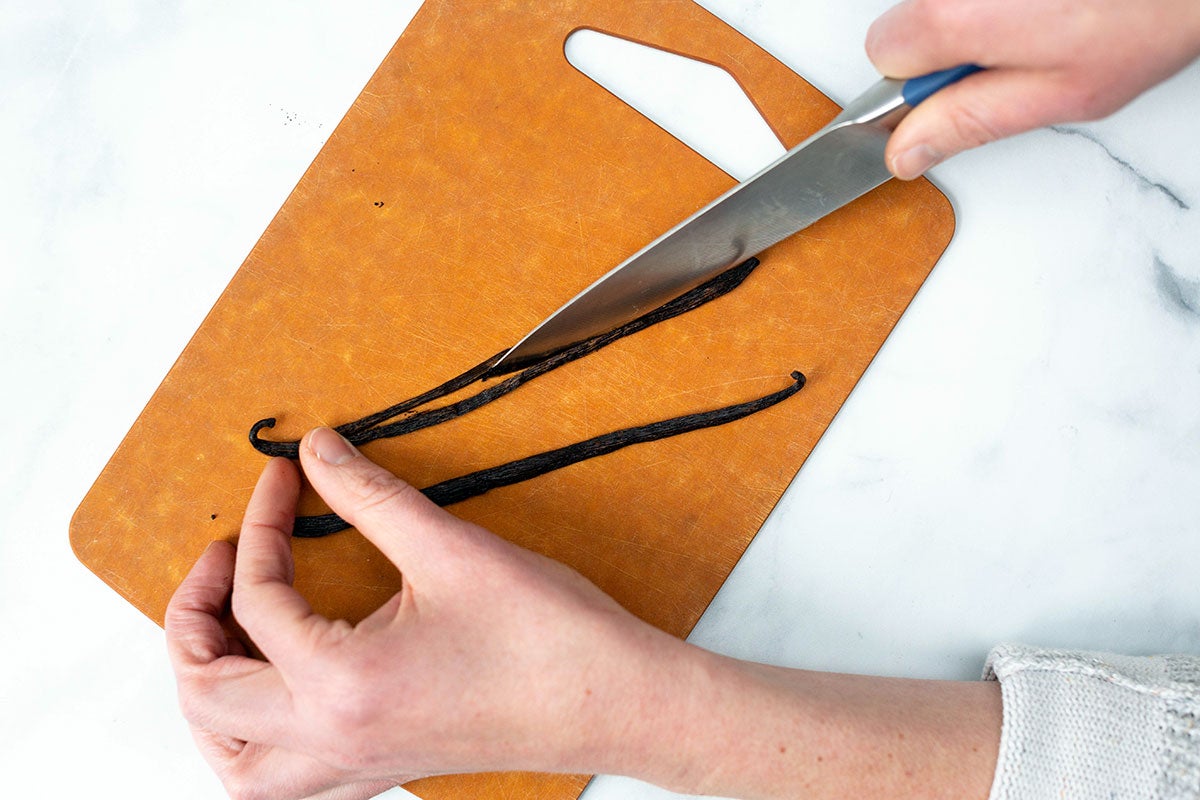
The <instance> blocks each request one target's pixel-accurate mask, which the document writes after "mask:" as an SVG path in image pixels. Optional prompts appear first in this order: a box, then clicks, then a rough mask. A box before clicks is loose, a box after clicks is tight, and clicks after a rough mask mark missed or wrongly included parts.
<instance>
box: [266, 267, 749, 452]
mask: <svg viewBox="0 0 1200 800" xmlns="http://www.w3.org/2000/svg"><path fill="white" fill-rule="evenodd" d="M758 265H759V260H758V259H757V258H750V259H747V260H746V261H743V262H742V263H741V264H738V265H737V266H736V267H732V268H730V269H727V270H726V271H725V272H722V273H721V274H720V275H717V276H716V277H715V278H712V279H710V280H708V281H706V282H705V283H702V284H700V285H699V286H697V287H696V288H695V289H692V290H691V291H689V292H687V293H685V294H682V295H680V296H679V297H677V298H675V299H674V300H671V301H670V302H667V303H664V304H663V305H661V306H659V307H658V308H656V309H654V310H653V311H651V312H649V313H647V314H644V315H643V316H641V317H638V318H637V319H635V320H633V321H632V322H627V323H625V324H624V325H622V326H620V327H619V328H616V329H615V330H612V331H609V332H607V333H602V334H600V335H598V336H593V337H592V338H590V339H585V340H584V341H582V342H579V343H578V344H575V345H572V346H571V347H569V348H567V349H566V350H563V351H561V352H559V353H557V354H555V355H552V356H550V357H548V358H546V359H544V360H543V361H539V362H538V363H536V364H534V365H533V366H531V367H528V368H527V369H524V370H521V371H520V372H517V373H516V374H514V375H512V376H511V377H508V378H506V379H504V380H502V381H501V382H500V383H497V384H495V385H493V386H489V387H488V388H486V389H483V390H482V391H480V392H479V393H478V394H476V395H473V396H471V397H468V398H466V399H464V400H460V401H458V402H456V403H451V404H450V405H447V406H442V407H439V408H433V409H427V410H424V411H416V409H418V408H420V407H421V406H424V405H426V404H428V403H431V402H433V401H434V400H438V399H440V398H442V397H445V396H447V395H450V394H453V393H454V392H457V391H459V390H460V389H465V388H466V387H467V386H470V385H471V384H472V383H475V382H476V381H480V380H485V379H487V378H490V377H495V376H493V375H491V374H489V373H490V370H491V368H492V365H493V364H495V363H496V362H497V361H499V360H500V358H501V357H502V356H503V355H504V354H505V353H507V352H508V350H507V349H505V350H502V351H500V352H499V353H497V354H496V355H494V356H492V357H490V358H488V359H486V360H485V361H482V362H480V363H479V364H476V365H475V366H473V367H471V368H470V369H469V370H467V371H466V372H463V373H461V374H459V375H456V376H455V377H453V378H451V379H450V380H448V381H446V382H445V383H443V384H441V385H440V386H436V387H434V388H433V389H430V390H428V391H426V392H422V393H421V394H419V395H416V396H415V397H411V398H409V399H407V400H402V401H401V402H399V403H396V404H395V405H392V406H389V407H387V408H385V409H383V410H381V411H377V412H375V413H373V414H369V415H367V416H365V417H363V418H361V419H357V420H354V421H353V422H346V423H343V424H341V425H338V426H336V427H335V428H334V430H336V431H337V432H338V433H340V434H341V435H342V436H344V437H346V439H347V440H349V441H350V442H351V443H352V444H355V445H362V444H366V443H367V442H373V441H375V440H376V439H387V438H391V437H393V436H403V435H404V434H406V433H412V432H414V431H419V430H421V429H423V428H428V427H431V426H433V425H440V424H441V423H443V422H446V421H448V420H451V419H455V418H457V417H461V416H462V415H464V414H467V413H470V412H471V411H474V410H475V409H477V408H480V407H482V406H484V405H487V404H488V403H490V402H492V401H493V400H496V399H499V398H501V397H503V396H504V395H506V394H508V393H510V392H512V391H513V390H515V389H517V388H519V387H520V386H522V385H523V384H525V383H528V382H529V381H531V380H533V379H534V378H537V377H539V376H541V375H545V374H546V373H547V372H550V371H551V370H554V369H557V368H558V367H561V366H562V365H563V364H568V363H570V362H572V361H576V360H578V359H580V358H583V357H584V356H586V355H590V354H591V353H594V352H596V351H597V350H599V349H601V348H603V347H607V346H608V345H610V344H612V343H613V342H615V341H617V340H618V339H622V338H624V337H626V336H629V335H631V334H634V333H637V332H638V331H642V330H645V329H646V328H649V327H650V326H651V325H656V324H657V323H659V322H664V321H665V320H668V319H671V318H672V317H677V316H679V315H680V314H684V313H687V312H688V311H691V310H693V309H695V308H699V307H700V306H702V305H704V304H705V303H709V302H711V301H713V300H716V299H717V298H718V297H721V296H722V295H725V294H728V293H729V292H731V291H733V290H734V289H736V288H737V287H738V286H740V285H741V283H742V281H744V280H745V279H746V277H747V276H749V275H750V273H751V272H753V271H754V269H755V267H757V266H758ZM401 414H409V416H407V417H405V418H403V419H400V420H397V421H395V422H389V420H392V419H395V418H396V417H398V416H400V415H401ZM275 422H276V420H275V418H274V417H269V418H267V419H261V420H259V421H258V422H256V423H254V425H253V426H252V427H251V428H250V444H251V445H253V446H254V449H255V450H257V451H258V452H260V453H262V454H263V455H266V456H283V457H285V458H298V457H299V452H300V451H299V447H300V442H299V441H298V440H293V441H272V440H270V439H263V438H261V437H260V436H259V434H260V433H261V432H262V431H263V429H265V428H273V427H275Z"/></svg>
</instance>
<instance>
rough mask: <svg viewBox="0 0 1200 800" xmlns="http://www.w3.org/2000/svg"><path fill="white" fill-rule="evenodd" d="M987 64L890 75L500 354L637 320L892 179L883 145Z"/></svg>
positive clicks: (500, 368)
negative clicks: (922, 107)
mask: <svg viewBox="0 0 1200 800" xmlns="http://www.w3.org/2000/svg"><path fill="white" fill-rule="evenodd" d="M980 69H981V68H980V67H978V66H976V65H973V64H965V65H962V66H959V67H954V68H952V69H948V70H941V71H938V72H933V73H930V74H928V75H923V76H921V77H918V78H910V79H908V80H906V81H905V80H896V79H892V78H884V79H882V80H880V81H879V82H878V83H876V84H875V85H874V86H872V87H871V88H870V89H868V90H867V91H866V92H864V93H863V94H862V95H860V96H859V97H858V98H857V99H855V100H854V101H853V102H851V103H850V104H849V105H848V106H846V108H845V109H844V110H843V111H842V113H841V114H839V115H838V116H837V117H835V118H834V119H833V121H832V122H830V123H829V124H828V125H826V126H825V127H823V128H821V129H820V130H819V131H817V132H816V133H814V134H813V135H812V136H810V137H809V138H808V139H805V140H804V141H803V142H801V143H800V144H798V145H796V146H795V147H794V148H792V149H791V150H789V151H788V152H787V153H786V154H784V155H783V156H782V157H780V158H779V159H778V160H777V161H775V162H774V163H773V164H771V165H770V166H768V167H766V168H764V169H763V170H761V171H760V172H758V173H757V174H756V175H754V176H752V177H750V178H748V179H747V180H745V181H743V182H742V183H739V184H738V185H737V186H735V187H733V188H732V189H730V190H729V191H728V192H726V193H725V194H723V195H721V196H720V197H718V198H717V199H716V200H714V201H712V202H711V203H709V204H708V205H707V206H705V207H704V208H702V209H700V210H699V211H697V212H696V213H695V214H693V215H692V216H690V217H688V218H687V219H685V220H684V221H682V222H680V223H679V224H678V225H676V226H675V227H673V228H671V229H670V230H668V231H667V232H666V233H664V234H662V235H661V236H659V237H658V238H657V239H655V240H654V241H652V242H650V243H649V244H648V245H646V246H645V247H643V248H642V249H641V250H639V251H638V252H636V253H634V254H633V255H632V256H630V257H629V258H628V259H626V260H625V261H624V262H622V263H621V264H619V265H618V266H617V267H615V268H614V269H612V270H611V271H609V272H608V273H606V274H605V275H603V276H602V277H600V278H599V279H598V280H596V281H595V282H594V283H593V284H591V285H590V286H588V287H587V288H586V289H584V290H583V291H582V292H580V293H579V294H578V295H576V296H575V297H574V298H572V299H571V300H570V301H568V302H567V303H566V304H565V305H564V306H562V307H561V308H559V309H558V310H557V311H555V312H554V313H553V314H551V315H550V316H549V317H548V318H547V319H546V320H545V321H543V322H542V323H541V324H539V325H538V326H537V327H535V328H534V329H533V330H532V331H530V332H529V333H528V334H527V335H526V336H525V337H524V338H522V339H521V340H520V341H519V342H517V344H516V345H515V346H514V347H512V348H511V349H510V350H509V351H508V352H507V353H505V354H504V355H503V356H501V357H500V358H499V360H497V361H496V362H494V363H493V364H492V366H491V368H490V369H489V370H488V374H491V375H499V374H504V373H507V372H514V371H516V370H520V369H524V368H526V367H528V366H531V365H532V364H535V363H537V362H538V361H541V360H543V359H545V358H548V357H549V356H551V355H554V354H555V353H557V352H559V351H561V350H563V349H565V348H567V347H570V346H571V345H573V344H576V343H577V342H580V341H583V340H584V339H588V338H590V337H592V336H597V335H599V334H602V333H607V332H608V331H610V330H613V329H614V328H617V327H618V326H620V325H623V324H624V323H626V322H629V321H631V320H634V319H637V318H638V317H640V316H642V315H643V314H645V313H647V312H649V311H652V310H653V309H655V308H657V307H658V306H660V305H662V304H663V303H666V302H668V301H670V300H673V299H674V298H676V297H678V296H679V295H681V294H683V293H684V292H687V291H688V290H690V289H694V288H695V287H696V286H699V285H700V284H701V283H704V282H705V281H706V280H709V279H710V278H713V277H715V276H717V275H719V274H720V273H722V272H724V271H725V270H727V269H729V268H730V267H733V266H735V265H737V264H740V263H741V262H742V261H745V260H746V259H748V258H750V257H751V256H754V255H757V254H758V253H761V252H762V251H763V250H766V249H767V248H768V247H770V246H771V245H773V244H776V243H778V242H781V241H783V240H784V239H786V238H788V237H789V236H792V235H793V234H795V233H797V232H798V231H800V230H803V229H804V228H806V227H808V226H809V225H811V224H813V223H814V222H816V221H817V220H819V219H821V218H822V217H824V216H826V215H827V214H830V213H831V212H833V211H836V210H837V209H839V208H841V207H842V206H844V205H846V204H847V203H850V202H851V201H853V200H855V199H857V198H858V197H861V196H862V195H864V194H866V193H867V192H869V191H871V190H872V189H874V188H875V187H877V186H879V185H880V184H883V183H885V182H886V181H887V180H888V179H889V178H891V173H890V172H888V169H887V165H886V164H885V163H884V158H883V153H884V148H885V147H886V146H887V140H888V137H890V136H891V133H892V131H893V130H895V128H896V126H897V125H898V124H899V123H900V120H902V119H903V118H904V117H905V116H906V115H907V114H908V112H909V111H911V110H912V109H913V108H914V107H916V106H917V105H918V104H919V103H920V102H922V101H923V100H925V99H926V98H928V97H929V96H930V95H932V94H933V93H935V92H937V91H938V90H940V89H942V88H944V87H946V86H949V85H950V84H952V83H955V82H957V81H959V80H961V79H963V78H965V77H966V76H968V75H970V74H972V73H974V72H978V71H979V70H980Z"/></svg>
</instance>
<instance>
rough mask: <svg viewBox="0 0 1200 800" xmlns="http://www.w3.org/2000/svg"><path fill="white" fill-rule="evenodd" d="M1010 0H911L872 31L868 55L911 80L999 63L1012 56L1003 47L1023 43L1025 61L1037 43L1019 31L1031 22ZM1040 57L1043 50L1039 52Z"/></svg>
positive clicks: (881, 68)
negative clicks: (965, 66) (1016, 11)
mask: <svg viewBox="0 0 1200 800" xmlns="http://www.w3.org/2000/svg"><path fill="white" fill-rule="evenodd" d="M1006 6H1007V0H1004V2H998V1H997V0H905V2H902V3H899V4H898V5H896V6H893V7H892V8H890V9H889V10H888V11H886V12H884V13H883V14H882V15H881V16H880V17H879V18H878V19H876V20H875V22H873V23H872V24H871V27H870V28H868V29H867V39H866V50H867V57H868V58H870V59H871V63H873V64H874V65H875V68H876V69H877V70H879V72H880V74H882V75H886V76H888V77H890V78H911V77H914V76H916V75H923V74H925V73H927V72H933V71H934V70H938V69H946V68H948V67H953V66H956V65H958V64H979V65H980V66H989V67H990V66H996V65H997V64H999V63H1004V62H1006V61H1007V59H1008V55H1009V54H1008V53H1006V52H1004V51H1003V50H1001V49H999V48H1003V47H1005V46H1006V43H1008V42H1011V41H1012V40H1013V39H1016V40H1018V41H1021V42H1022V43H1023V45H1024V49H1023V51H1022V53H1021V54H1020V57H1021V58H1022V59H1030V58H1033V57H1034V55H1035V54H1032V53H1030V52H1029V50H1030V48H1032V47H1034V45H1035V43H1034V42H1032V41H1031V37H1029V36H1021V35H1018V34H1017V32H1016V31H1015V30H1014V29H1015V28H1018V27H1019V26H1021V25H1025V24H1027V23H1026V21H1025V20H1024V17H1023V15H1021V14H1014V13H1013V11H1012V9H1011V8H1010V7H1006ZM1037 55H1040V54H1037Z"/></svg>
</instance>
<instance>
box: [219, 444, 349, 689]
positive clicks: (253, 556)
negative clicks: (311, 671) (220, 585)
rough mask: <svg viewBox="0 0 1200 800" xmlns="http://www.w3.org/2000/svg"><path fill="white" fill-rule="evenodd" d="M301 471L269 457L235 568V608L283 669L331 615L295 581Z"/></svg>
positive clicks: (249, 507)
mask: <svg viewBox="0 0 1200 800" xmlns="http://www.w3.org/2000/svg"><path fill="white" fill-rule="evenodd" d="M299 495H300V476H299V474H298V473H297V471H296V468H295V466H294V465H293V464H292V463H291V462H290V461H288V460H287V459H283V458H275V459H272V460H271V461H269V462H268V463H267V466H266V468H265V469H264V470H263V473H262V475H261V477H259V479H258V485H257V486H255V487H254V494H253V495H252V496H251V498H250V502H249V504H248V505H247V506H246V515H245V517H244V518H243V520H242V531H241V535H240V536H239V537H238V545H237V564H236V567H235V569H234V573H233V613H234V617H235V618H236V619H237V621H238V623H239V624H240V625H241V626H242V628H243V629H244V630H245V631H246V633H247V634H248V635H249V636H250V639H251V640H252V641H253V642H254V644H255V645H256V646H257V647H258V648H259V649H260V650H261V651H262V652H263V654H264V655H265V656H266V657H267V658H268V659H270V660H271V661H272V662H274V663H275V664H277V665H279V666H280V667H281V668H282V669H284V670H287V669H288V664H289V659H290V660H291V662H292V663H295V662H296V661H298V660H302V659H303V658H304V655H305V653H306V650H307V648H306V647H305V645H306V644H307V643H308V642H311V637H312V636H313V634H314V631H313V628H314V627H317V626H320V625H322V624H324V623H326V622H327V621H326V620H325V619H324V618H323V617H320V616H318V615H316V614H314V613H313V610H312V607H311V606H309V604H308V601H306V600H305V599H304V598H303V597H302V596H301V595H300V593H299V592H297V591H296V590H295V589H294V588H293V587H292V578H293V562H292V541H291V539H292V524H293V522H294V520H295V509H296V501H297V500H298V499H299Z"/></svg>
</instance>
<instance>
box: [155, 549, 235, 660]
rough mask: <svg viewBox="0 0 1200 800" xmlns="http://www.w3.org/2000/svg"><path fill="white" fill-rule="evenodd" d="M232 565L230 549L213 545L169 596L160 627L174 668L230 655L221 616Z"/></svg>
mask: <svg viewBox="0 0 1200 800" xmlns="http://www.w3.org/2000/svg"><path fill="white" fill-rule="evenodd" d="M233 561H234V549H233V545H231V544H229V543H228V542H212V543H211V544H209V546H208V548H207V549H206V550H205V551H204V552H203V553H202V554H201V555H200V558H199V559H197V560H196V563H195V564H194V565H193V566H192V569H191V571H189V572H188V574H187V577H186V578H184V579H183V582H182V583H180V584H179V588H177V589H176V590H175V594H173V595H172V596H171V602H170V603H168V604H167V613H166V617H165V619H164V623H163V627H164V628H165V630H166V634H167V655H168V656H169V657H170V659H171V663H172V664H173V665H175V666H176V667H177V668H178V667H180V666H184V665H193V664H207V663H208V662H210V661H214V660H216V659H218V658H220V657H221V656H224V655H227V654H228V653H229V646H228V641H227V636H226V633H225V630H224V628H222V627H221V615H222V613H223V612H224V610H225V603H226V601H227V600H228V599H229V590H230V587H231V585H232V583H233Z"/></svg>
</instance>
